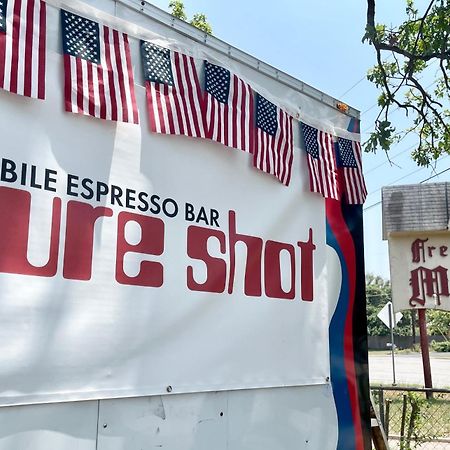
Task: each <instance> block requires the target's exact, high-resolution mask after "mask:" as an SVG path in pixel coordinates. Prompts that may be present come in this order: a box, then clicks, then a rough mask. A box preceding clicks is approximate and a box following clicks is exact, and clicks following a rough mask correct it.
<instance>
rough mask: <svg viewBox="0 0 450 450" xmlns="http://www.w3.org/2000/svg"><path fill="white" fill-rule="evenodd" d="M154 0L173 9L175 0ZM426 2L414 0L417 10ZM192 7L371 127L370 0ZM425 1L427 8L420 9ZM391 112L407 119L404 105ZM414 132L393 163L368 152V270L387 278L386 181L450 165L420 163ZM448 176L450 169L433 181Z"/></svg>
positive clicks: (397, 12)
mask: <svg viewBox="0 0 450 450" xmlns="http://www.w3.org/2000/svg"><path fill="white" fill-rule="evenodd" d="M150 3H153V4H154V5H156V6H158V7H160V8H161V9H164V10H167V9H168V3H169V0H151V1H150ZM426 3H427V1H425V0H416V5H417V6H418V8H419V10H423V6H424V5H425V4H426ZM184 4H185V8H186V13H187V15H188V17H189V18H190V17H192V15H193V14H194V13H197V12H201V13H204V14H206V16H207V18H208V21H209V23H210V24H211V25H212V27H213V34H214V35H215V36H216V37H218V38H219V39H222V40H223V41H225V42H227V43H229V44H231V45H233V46H235V47H237V48H239V49H241V50H243V51H245V52H247V53H250V54H251V55H252V56H254V57H256V58H258V59H260V60H262V61H264V62H266V63H269V64H271V65H273V66H275V67H276V68H278V69H280V70H282V71H284V72H287V73H288V74H290V75H292V76H294V77H296V78H298V79H300V80H302V81H304V82H306V83H308V84H310V85H312V86H314V87H315V88H317V89H319V90H321V91H323V92H325V93H327V94H329V95H331V96H333V97H336V98H338V99H340V100H342V101H344V102H346V103H348V104H349V105H351V106H353V107H354V108H356V109H358V110H359V111H361V131H362V136H361V140H362V142H364V141H365V140H366V139H367V137H368V134H369V133H370V131H371V130H372V129H373V123H374V120H375V118H376V116H377V114H378V109H377V107H376V103H377V97H378V91H377V89H376V88H375V87H374V86H373V85H372V84H371V83H370V82H369V81H367V80H366V79H365V76H366V73H367V70H368V69H369V68H370V67H372V66H373V64H374V62H375V52H374V50H373V49H372V47H371V46H369V45H368V44H367V43H365V44H363V43H362V42H361V39H362V36H363V34H364V29H365V24H366V2H365V1H356V0H340V1H339V2H331V1H330V0H315V1H313V2H312V1H310V0H278V1H276V2H273V1H271V2H269V1H267V0H266V1H261V0H245V1H242V0H227V1H226V2H225V1H217V0H185V1H184ZM421 7H422V9H421ZM404 9H405V0H378V1H377V11H376V14H377V16H376V18H377V22H380V23H386V24H388V25H396V24H397V23H399V22H401V21H402V19H403V17H404ZM390 120H391V121H392V122H393V123H394V124H395V123H398V124H399V126H401V124H402V123H403V124H404V123H405V121H404V118H403V117H402V113H400V112H399V111H397V112H394V113H393V114H392V115H391V116H390ZM416 142H417V139H416V138H415V137H414V136H409V137H408V138H406V139H404V140H402V141H401V142H399V143H398V144H396V145H395V146H393V147H392V149H391V152H390V159H391V160H392V161H393V163H394V164H393V165H391V164H390V163H389V161H388V160H387V158H386V155H385V154H384V153H383V152H381V151H380V152H378V153H377V154H373V153H371V154H364V155H363V165H364V173H365V178H366V183H367V188H368V192H369V195H368V197H367V200H366V203H365V205H364V233H365V259H366V272H367V273H373V274H375V275H381V276H383V277H384V278H389V260H388V247H387V242H385V241H383V240H382V233H381V229H382V222H381V187H382V186H386V185H395V184H413V183H420V182H422V181H424V180H426V179H427V178H429V177H432V176H434V175H435V174H436V173H439V172H440V171H442V170H444V169H446V168H448V167H450V157H443V158H442V159H441V160H438V162H437V164H436V166H435V167H434V168H431V167H429V168H420V167H418V166H417V165H416V164H415V163H414V162H413V161H412V159H411V157H410V153H411V151H412V150H413V146H414V144H415V143H416ZM441 181H450V171H449V172H446V173H444V174H442V175H440V176H434V177H433V178H432V179H431V180H429V182H441Z"/></svg>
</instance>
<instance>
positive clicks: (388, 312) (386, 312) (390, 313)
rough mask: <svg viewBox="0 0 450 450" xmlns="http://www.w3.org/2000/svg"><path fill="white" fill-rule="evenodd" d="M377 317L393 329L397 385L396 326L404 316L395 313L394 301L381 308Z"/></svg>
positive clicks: (393, 368) (393, 384)
mask: <svg viewBox="0 0 450 450" xmlns="http://www.w3.org/2000/svg"><path fill="white" fill-rule="evenodd" d="M377 317H378V318H379V319H380V320H381V321H382V322H383V323H384V324H385V325H386V326H387V327H388V328H389V330H390V331H391V355H392V386H395V385H396V384H397V383H396V379H395V353H394V350H395V344H394V326H395V325H397V323H398V322H400V320H401V319H402V317H403V314H402V313H396V314H395V315H394V310H393V308H392V302H387V303H386V305H384V307H383V308H382V309H381V311H380V312H379V313H378V314H377Z"/></svg>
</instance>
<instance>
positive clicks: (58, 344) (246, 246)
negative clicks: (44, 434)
mask: <svg viewBox="0 0 450 450" xmlns="http://www.w3.org/2000/svg"><path fill="white" fill-rule="evenodd" d="M137 44H138V43H137V42H133V43H132V45H133V46H137ZM133 51H137V48H136V49H134V50H133ZM60 58H61V56H60V55H56V54H50V55H49V59H50V61H49V65H48V67H49V70H48V74H47V83H48V85H49V86H58V88H55V89H54V90H53V91H52V90H50V89H49V91H51V92H49V94H48V97H49V98H48V99H47V100H46V101H45V102H38V101H33V100H30V99H27V98H23V97H19V96H15V95H13V94H9V93H6V92H0V105H1V106H0V127H1V136H2V148H1V154H0V156H1V174H0V175H1V177H0V367H1V369H0V389H1V393H0V403H1V404H18V403H27V402H44V401H54V400H73V399H77V400H79V399H89V398H105V397H119V396H133V395H149V394H157V393H163V392H167V391H172V392H198V391H207V390H223V389H241V388H252V387H266V386H286V385H306V384H318V383H324V382H325V380H326V378H327V377H328V376H329V353H328V325H329V319H328V295H327V283H326V278H327V276H326V275H327V274H326V267H325V266H326V251H325V248H326V246H325V212H324V202H323V199H321V198H320V197H319V196H318V195H315V194H310V193H308V192H306V191H307V188H306V185H307V183H308V180H307V179H306V174H307V168H306V161H304V160H303V159H302V156H301V153H300V152H299V150H298V149H295V152H294V153H295V154H294V162H293V176H292V182H291V185H290V186H289V187H285V186H283V185H282V184H281V183H279V182H278V181H277V180H276V179H275V178H273V177H271V176H270V175H267V174H265V173H262V172H260V171H258V170H256V169H254V168H253V167H252V164H251V155H248V154H246V153H244V152H241V151H239V150H233V149H229V148H225V147H223V146H222V145H220V144H216V143H212V142H209V141H205V140H200V139H191V138H186V137H176V136H161V135H152V134H150V132H149V131H148V126H147V124H146V116H145V110H146V109H145V108H146V106H145V98H144V97H145V92H144V89H143V88H142V87H137V96H138V104H139V109H140V112H141V116H142V117H141V122H142V123H141V125H140V126H136V125H131V124H116V123H113V122H108V121H102V120H98V119H93V118H89V117H83V116H79V115H72V114H69V113H64V112H63V111H62V105H63V101H62V88H61V86H60V84H61V81H60V76H61V75H60V74H61V72H60V70H61V69H62V67H61V66H60V64H61V60H60ZM300 174H302V175H300ZM302 177H304V178H302ZM335 300H336V299H335Z"/></svg>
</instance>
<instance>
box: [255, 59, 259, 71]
mask: <svg viewBox="0 0 450 450" xmlns="http://www.w3.org/2000/svg"><path fill="white" fill-rule="evenodd" d="M259 66H260V61H259V60H258V61H257V62H256V68H257V69H258V70H259Z"/></svg>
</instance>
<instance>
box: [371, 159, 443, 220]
mask: <svg viewBox="0 0 450 450" xmlns="http://www.w3.org/2000/svg"><path fill="white" fill-rule="evenodd" d="M448 156H450V155H445V156H443V157H442V158H439V159H437V160H436V163H437V162H439V161H442V160H443V159H445V158H447V157H448ZM423 169H426V167H419V169H417V170H414V171H413V172H410V173H408V174H407V175H405V176H403V177H400V178H398V179H397V180H395V181H392V182H391V183H389V184H386V185H385V186H392V185H393V184H395V183H397V182H398V181H401V180H403V179H405V178H407V177H409V176H410V175H414V174H415V173H417V172H420V171H421V170H423ZM449 170H450V167H448V168H447V169H444V170H442V171H441V172H439V173H436V174H434V175H432V176H431V177H428V178H425V179H424V180H422V181H419V183H418V184H422V183H425V182H427V181H429V180H431V179H433V178H436V177H437V176H439V175H442V174H443V173H445V172H448V171H449ZM383 187H384V186H383ZM383 187H380V188H379V189H377V190H376V191H372V192H370V193H369V194H368V196H369V195H371V194H375V193H377V192H379V191H381V189H383ZM381 202H382V201H381V200H380V201H379V202H376V203H373V204H372V205H370V206H367V207H366V208H364V209H363V211H367V210H369V209H372V208H374V207H375V206H378V205H380V204H381Z"/></svg>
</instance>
